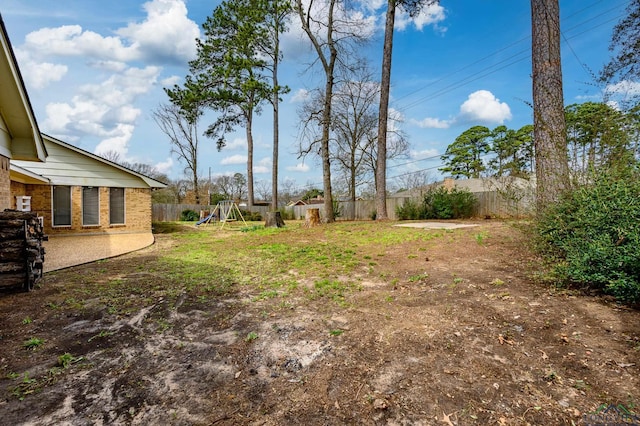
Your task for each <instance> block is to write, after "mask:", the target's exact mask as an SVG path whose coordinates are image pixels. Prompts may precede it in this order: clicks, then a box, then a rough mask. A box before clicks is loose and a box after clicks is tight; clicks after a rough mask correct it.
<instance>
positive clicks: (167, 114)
mask: <svg viewBox="0 0 640 426" xmlns="http://www.w3.org/2000/svg"><path fill="white" fill-rule="evenodd" d="M198 118H199V114H197V113H196V114H194V115H193V116H191V117H187V116H186V115H185V113H184V112H183V110H181V109H180V107H179V106H177V105H175V104H162V105H160V106H159V107H158V109H157V110H155V111H154V112H153V119H154V120H155V122H156V123H157V124H158V126H159V127H160V130H162V132H163V133H164V134H165V135H167V136H168V137H169V142H170V143H171V153H172V154H176V155H177V156H178V160H179V161H182V162H184V163H185V164H186V166H185V173H186V174H188V175H189V176H190V177H191V182H192V184H193V192H194V194H195V198H196V204H200V191H199V187H198Z"/></svg>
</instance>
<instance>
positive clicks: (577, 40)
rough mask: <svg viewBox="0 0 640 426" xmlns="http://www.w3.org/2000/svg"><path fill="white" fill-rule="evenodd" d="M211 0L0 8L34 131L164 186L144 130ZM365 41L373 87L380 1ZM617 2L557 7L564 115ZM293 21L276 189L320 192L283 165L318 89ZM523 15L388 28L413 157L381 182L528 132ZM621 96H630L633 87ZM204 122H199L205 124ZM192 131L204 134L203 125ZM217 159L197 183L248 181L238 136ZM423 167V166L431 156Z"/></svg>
mask: <svg viewBox="0 0 640 426" xmlns="http://www.w3.org/2000/svg"><path fill="white" fill-rule="evenodd" d="M218 3H219V2H218V1H204V0H147V1H138V0H126V1H125V0H113V1H95V0H64V1H59V2H54V3H52V2H51V1H50V0H46V1H45V0H28V1H25V0H3V2H2V6H1V8H0V12H1V13H2V17H3V20H4V22H5V25H6V27H7V29H8V32H9V35H10V37H11V41H12V44H13V47H14V50H15V51H16V55H17V57H18V61H19V64H20V68H21V71H22V74H23V77H24V79H25V82H26V85H27V90H28V92H29V96H30V99H31V103H32V105H33V108H34V111H35V113H36V116H37V119H38V122H39V125H40V128H41V131H43V132H45V133H48V134H51V135H53V136H56V137H59V138H61V139H63V140H65V141H67V142H69V143H72V144H75V145H77V146H79V147H81V148H83V149H85V150H88V151H91V152H96V153H98V154H99V153H101V152H105V151H116V152H119V153H120V155H121V156H122V157H123V158H125V159H127V160H129V161H135V162H143V163H147V164H152V165H154V166H156V167H158V168H159V169H161V170H162V171H164V172H166V173H168V174H169V176H170V177H172V178H179V177H181V176H182V171H183V166H182V165H181V164H180V163H178V162H177V160H176V158H172V157H171V154H170V146H169V143H168V140H167V138H166V137H165V136H164V135H163V134H162V132H161V131H160V130H159V128H158V126H157V125H156V123H155V122H154V121H153V118H152V111H153V110H154V109H155V108H157V106H158V105H159V104H160V103H162V102H166V101H167V98H166V95H165V93H164V91H163V87H171V86H172V85H173V84H174V83H176V82H177V83H180V82H181V81H182V79H183V77H184V76H185V75H186V73H187V72H188V66H187V62H188V60H189V59H191V58H192V57H193V55H194V53H195V44H194V41H193V40H194V39H195V38H196V37H198V36H199V35H200V24H201V23H202V22H204V21H205V19H206V17H207V16H208V15H210V14H211V12H212V10H213V8H214V7H215V6H216V5H217V4H218ZM362 4H363V5H364V6H362V13H363V16H364V17H366V18H368V21H367V22H368V23H369V25H370V27H369V30H370V33H371V40H370V43H369V44H368V45H367V46H366V47H364V48H363V49H362V50H363V52H364V53H365V54H366V55H367V57H368V58H369V59H370V60H371V67H372V69H373V70H375V74H376V75H379V71H378V70H379V67H380V61H381V50H382V47H381V44H382V37H383V25H384V22H383V21H384V7H383V6H384V4H386V2H385V1H382V0H374V1H368V2H363V3H362ZM627 4H628V1H626V0H625V1H622V0H599V1H594V0H586V1H585V0H561V1H560V10H561V12H560V13H561V30H562V32H563V40H562V51H563V59H562V61H563V62H562V65H563V77H564V95H565V103H566V104H571V103H576V102H584V101H588V100H595V101H599V100H601V99H602V93H603V90H604V89H603V88H602V87H599V86H598V85H597V84H595V81H594V78H593V74H597V73H598V71H599V70H600V69H601V67H602V65H603V64H604V63H605V62H606V61H607V60H608V58H609V55H610V54H609V51H608V44H609V40H610V36H611V30H612V28H613V26H614V25H615V24H616V22H618V20H619V19H620V18H621V17H622V16H623V14H624V9H625V7H626V5H627ZM298 27H299V25H298V24H297V21H295V20H294V21H293V22H292V23H291V33H290V34H288V35H287V37H286V39H285V44H284V55H285V62H284V63H283V65H282V70H283V72H282V76H281V83H283V84H286V85H288V86H289V87H290V88H291V92H290V93H289V94H288V95H286V96H284V99H283V103H282V105H281V109H282V113H281V114H282V119H281V142H280V181H283V180H285V179H289V180H292V181H295V182H296V183H297V184H298V185H299V186H300V187H302V186H307V185H313V186H315V187H321V186H322V185H321V182H322V178H321V176H322V172H321V170H320V167H319V165H318V162H317V161H316V160H314V159H312V158H307V159H305V160H304V161H303V160H302V159H298V158H297V155H296V153H295V151H296V147H297V138H298V133H299V132H298V127H297V126H298V123H299V119H298V117H297V113H296V111H297V108H298V107H299V105H300V103H299V100H300V99H301V98H303V97H304V95H305V94H306V93H308V91H310V90H312V89H314V88H315V87H317V86H318V85H320V84H322V81H321V79H320V76H321V73H320V72H319V71H306V72H305V70H306V69H307V68H308V64H309V62H310V58H311V56H310V53H309V50H308V46H307V45H306V44H305V41H304V38H302V37H301V31H300V29H299V28H298ZM530 28H531V22H530V5H529V1H525V0H516V1H514V0H475V1H470V0H467V1H460V0H458V1H453V0H442V2H441V4H440V6H437V7H432V8H431V9H429V10H427V11H425V13H424V14H423V15H422V16H420V17H418V18H417V19H416V20H413V21H411V20H410V19H409V18H408V17H407V16H403V15H400V16H399V17H398V19H397V26H396V34H395V40H394V41H395V44H394V56H393V67H392V90H391V103H390V107H391V108H392V109H393V111H395V113H396V114H398V115H399V116H400V117H401V118H402V120H403V123H402V124H401V126H402V129H403V130H404V132H406V134H407V135H408V137H409V142H410V144H411V156H410V158H409V159H403V160H400V161H397V162H395V163H393V162H392V163H391V164H389V166H390V168H389V170H388V172H387V175H388V176H389V177H390V179H391V180H393V177H394V176H397V175H401V174H403V173H407V172H411V171H415V170H431V173H432V176H433V178H437V177H439V176H438V172H437V170H436V169H437V166H438V165H439V164H440V160H439V158H438V155H439V154H442V153H444V151H445V150H446V147H447V146H448V145H449V144H450V143H451V142H453V140H454V139H455V138H456V137H457V136H458V135H459V134H460V133H462V132H463V131H464V130H466V129H468V128H469V127H471V126H474V125H486V126H487V127H489V128H493V127H495V126H497V125H500V124H505V125H506V126H508V127H510V128H515V129H517V128H519V127H521V126H523V125H525V124H529V123H531V122H532V110H531V107H530V106H529V105H530V103H531V77H530V75H531V60H530V48H531V47H530V46H531V38H530ZM627 89H628V90H629V89H630V90H635V91H638V86H637V83H636V85H635V86H628V87H627ZM209 119H211V118H210V117H209ZM202 127H203V128H204V127H205V126H202ZM271 134H272V133H271V114H270V109H269V108H265V111H264V113H263V114H262V116H261V117H259V118H258V119H257V122H256V124H255V126H254V137H255V139H256V151H255V155H254V164H255V169H254V171H255V179H256V181H263V182H265V183H266V182H270V180H271V158H270V157H271V152H272V151H271V150H272V147H271V138H272V136H271ZM229 142H230V143H229V145H228V146H227V147H226V148H224V149H223V150H222V151H221V152H218V151H217V150H216V149H215V146H214V142H213V141H212V140H208V139H204V138H203V140H202V142H201V156H200V164H201V168H200V174H201V175H202V176H204V177H207V176H208V174H209V170H211V174H212V176H216V175H218V174H228V173H234V172H241V173H246V141H245V140H244V133H243V132H242V131H240V132H238V133H237V134H234V135H231V136H230V137H229ZM434 157H435V158H434Z"/></svg>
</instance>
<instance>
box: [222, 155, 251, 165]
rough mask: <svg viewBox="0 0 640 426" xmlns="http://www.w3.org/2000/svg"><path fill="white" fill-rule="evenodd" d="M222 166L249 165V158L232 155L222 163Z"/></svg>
mask: <svg viewBox="0 0 640 426" xmlns="http://www.w3.org/2000/svg"><path fill="white" fill-rule="evenodd" d="M220 164H221V165H223V166H227V165H231V164H247V156H246V155H241V154H238V155H232V156H230V157H225V158H223V159H222V161H220Z"/></svg>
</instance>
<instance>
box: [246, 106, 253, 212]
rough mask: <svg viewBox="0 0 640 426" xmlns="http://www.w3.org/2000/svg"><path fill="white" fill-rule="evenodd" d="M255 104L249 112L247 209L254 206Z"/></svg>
mask: <svg viewBox="0 0 640 426" xmlns="http://www.w3.org/2000/svg"><path fill="white" fill-rule="evenodd" d="M252 125H253V106H251V108H250V109H249V110H248V113H247V209H249V210H251V209H252V208H253V203H254V198H253V133H252V131H251V126H252Z"/></svg>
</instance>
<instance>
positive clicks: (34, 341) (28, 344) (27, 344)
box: [22, 337, 44, 351]
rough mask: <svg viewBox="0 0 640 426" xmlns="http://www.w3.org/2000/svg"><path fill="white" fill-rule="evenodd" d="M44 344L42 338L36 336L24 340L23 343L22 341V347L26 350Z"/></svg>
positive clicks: (34, 348) (33, 349)
mask: <svg viewBox="0 0 640 426" xmlns="http://www.w3.org/2000/svg"><path fill="white" fill-rule="evenodd" d="M43 344H44V340H43V339H40V338H38V337H32V338H30V339H28V340H25V341H24V343H22V347H23V348H25V349H28V350H32V351H35V350H36V349H38V348H39V347H40V346H42V345H43Z"/></svg>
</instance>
